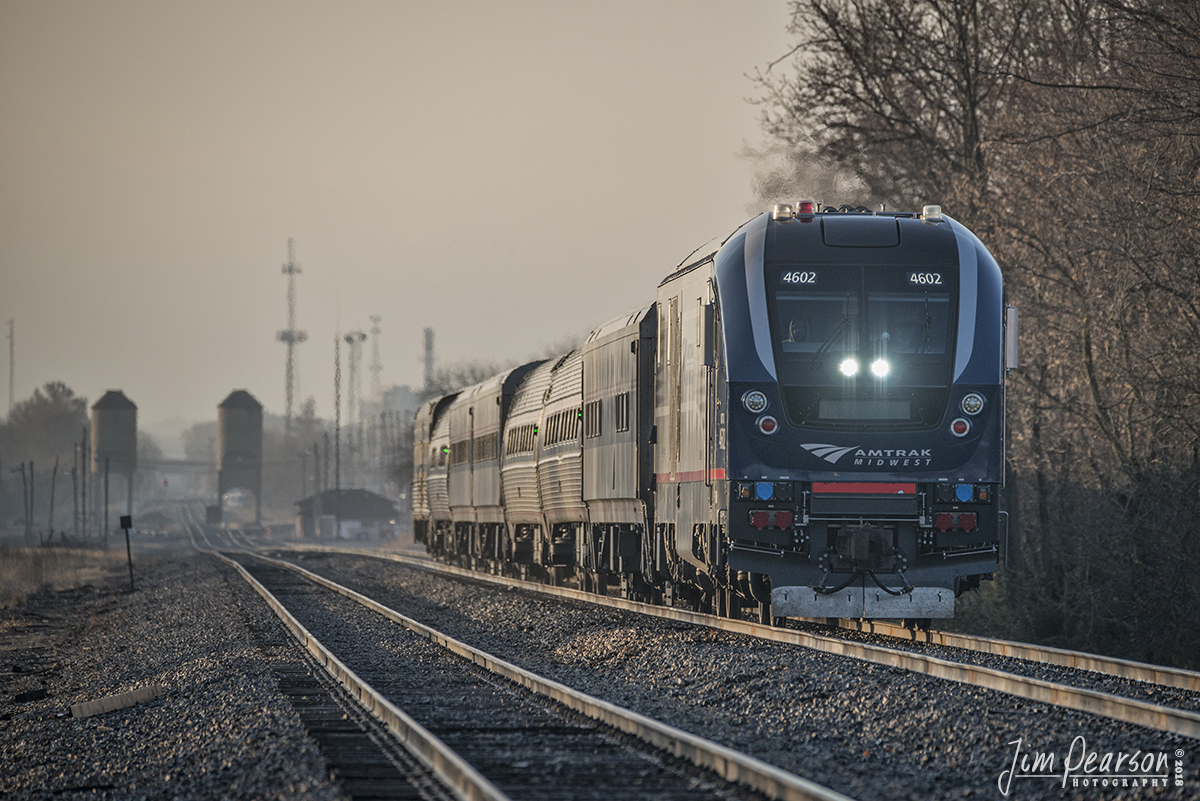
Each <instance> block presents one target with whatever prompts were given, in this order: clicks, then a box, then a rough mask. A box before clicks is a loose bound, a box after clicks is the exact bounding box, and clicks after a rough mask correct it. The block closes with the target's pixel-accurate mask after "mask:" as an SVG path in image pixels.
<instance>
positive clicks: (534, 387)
mask: <svg viewBox="0 0 1200 801" xmlns="http://www.w3.org/2000/svg"><path fill="white" fill-rule="evenodd" d="M556 361H557V360H555V361H550V362H546V363H545V364H543V365H541V366H540V367H538V368H536V369H535V370H534V371H533V372H532V373H530V374H529V376H528V377H527V378H526V379H525V380H524V381H523V382H521V385H520V387H519V388H518V389H517V392H516V394H515V395H514V396H513V402H512V409H511V410H510V411H509V414H508V420H507V421H506V423H505V426H504V438H503V442H502V443H501V447H503V446H504V443H507V442H508V432H509V431H510V430H514V429H517V428H520V427H521V426H526V425H537V426H539V429H540V427H541V425H542V408H543V404H544V403H545V401H546V393H547V391H548V390H549V389H550V376H551V372H552V370H553V368H554V364H555V362H556ZM500 483H501V490H502V492H503V496H504V513H505V517H506V519H507V521H508V523H509V524H510V525H515V524H519V523H528V524H534V525H537V524H540V523H541V522H542V503H541V496H540V493H539V490H538V479H537V441H536V438H535V441H534V448H533V451H532V452H530V453H520V454H516V455H513V456H508V455H507V454H505V455H503V456H502V461H501V467H500Z"/></svg>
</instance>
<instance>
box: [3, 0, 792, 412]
mask: <svg viewBox="0 0 1200 801" xmlns="http://www.w3.org/2000/svg"><path fill="white" fill-rule="evenodd" d="M787 22H788V8H787V4H786V3H785V2H783V0H720V1H719V2H718V1H717V0H711V1H709V2H705V1H704V0H671V1H670V2H667V1H666V0H663V1H662V2H653V1H650V0H637V1H636V2H612V1H611V0H608V1H607V2H603V3H593V2H589V3H584V2H570V1H569V0H568V1H567V2H563V0H557V2H533V1H532V0H523V1H522V2H515V1H514V0H506V2H495V1H494V0H492V1H491V2H458V3H436V2H401V0H393V1H392V2H337V3H334V2H321V3H312V2H297V1H296V0H289V1H288V2H278V3H275V2H236V3H235V2H213V0H205V2H190V3H176V2H161V0H154V1H152V2H109V1H107V0H106V1H105V2H58V1H57V0H30V1H29V2H14V1H13V0H0V325H2V326H3V328H2V329H0V331H2V333H3V334H4V336H5V339H4V340H3V350H0V363H3V364H4V367H5V368H6V369H5V371H4V374H2V375H0V381H2V382H3V386H4V390H5V392H7V389H8V382H7V366H8V359H7V344H8V343H7V338H6V337H7V324H6V323H7V320H8V319H10V318H12V319H14V320H15V321H16V397H17V399H18V400H19V399H21V398H25V397H28V395H29V394H30V393H31V392H32V391H33V389H34V388H35V387H37V386H41V385H42V384H43V383H45V382H46V381H50V380H62V381H65V382H66V383H67V384H69V385H70V386H71V387H72V388H74V389H75V390H76V391H77V392H80V393H82V394H84V395H86V396H87V397H88V399H89V402H94V401H95V400H96V399H98V398H99V397H100V395H102V394H103V392H104V391H105V390H106V389H110V388H120V389H123V390H124V391H125V393H126V394H127V395H128V396H129V397H130V398H131V399H132V400H133V401H134V402H135V403H137V404H138V407H139V417H140V419H141V420H142V421H143V422H144V423H147V424H149V423H152V422H154V421H161V420H164V419H166V418H172V417H183V418H185V419H187V420H206V419H213V418H215V414H216V404H217V403H219V402H220V401H221V400H222V399H223V398H224V397H225V395H227V394H228V393H229V392H230V390H232V389H235V388H245V389H248V390H249V391H251V392H252V393H254V395H256V396H257V397H258V398H259V400H261V401H262V402H263V404H264V405H265V406H266V407H267V409H268V410H269V411H273V412H277V413H282V412H283V408H284V353H285V348H284V346H283V345H282V344H280V343H278V342H276V341H275V333H276V331H277V330H278V329H281V328H284V327H285V324H286V304H285V290H286V279H285V278H284V277H283V276H282V275H281V273H280V267H281V265H282V264H283V262H284V261H285V260H286V256H287V239H288V237H294V238H295V241H296V260H297V262H299V264H300V265H301V269H302V270H303V274H302V275H301V276H300V277H299V278H298V282H297V295H298V304H297V317H298V320H297V323H298V327H299V328H302V329H304V330H306V331H307V332H308V334H309V341H308V342H307V343H305V344H304V345H301V346H300V347H299V348H298V364H299V374H300V382H301V385H300V393H301V395H302V396H304V397H307V396H309V395H312V396H313V397H315V398H316V403H317V411H318V414H321V415H322V416H331V414H332V406H333V339H334V333H335V330H336V328H337V326H338V324H339V322H338V310H339V307H340V326H341V330H342V331H343V332H344V331H347V330H352V329H355V328H359V329H363V330H366V329H368V328H369V327H370V322H369V319H368V317H369V315H372V314H378V315H381V316H382V318H383V320H382V323H381V328H382V330H383V334H382V337H381V339H380V343H381V345H380V346H381V361H382V364H383V373H382V379H383V382H384V383H385V384H393V383H398V384H405V383H407V384H413V385H418V384H419V383H420V381H421V361H420V360H421V330H422V329H423V328H424V327H425V326H432V327H433V328H434V329H435V330H436V333H437V355H438V358H439V360H440V361H442V362H453V361H461V360H466V359H487V360H508V359H520V358H524V357H527V356H529V355H531V354H533V353H534V352H536V351H539V350H541V349H542V348H544V347H545V346H547V345H549V344H551V343H553V342H556V341H559V340H561V339H563V338H564V337H566V336H568V335H571V334H579V333H583V332H585V331H586V330H588V329H589V328H590V327H592V326H594V325H596V324H599V323H601V322H603V321H605V320H607V319H610V318H612V317H615V316H616V315H618V314H620V313H622V312H625V311H627V310H629V309H631V308H633V307H635V306H637V305H639V304H641V303H644V302H647V301H649V300H651V299H652V298H653V297H654V291H655V289H654V288H655V286H656V285H657V283H658V282H659V280H661V278H662V277H663V276H665V275H666V274H667V273H668V272H669V271H670V269H671V268H672V267H673V266H674V265H675V264H676V263H678V261H679V260H680V259H682V258H683V257H684V256H685V255H687V253H688V252H689V251H691V250H692V249H693V248H695V247H696V246H698V245H700V244H701V243H703V242H704V241H706V240H708V239H710V238H712V237H713V236H715V235H717V234H719V233H724V232H727V231H728V230H730V229H731V228H732V227H733V226H735V225H737V224H739V223H741V222H742V221H744V220H745V219H746V218H747V216H748V209H749V207H750V206H749V204H751V203H752V201H753V191H752V186H751V178H752V173H753V171H754V164H753V163H752V162H750V161H748V160H746V159H745V158H743V157H741V156H740V153H741V151H742V150H743V148H744V147H745V146H747V145H750V146H757V145H760V144H761V143H762V141H763V137H762V134H761V133H760V129H759V124H758V115H759V110H758V109H757V108H756V107H754V106H752V105H750V104H749V103H747V102H746V98H748V97H751V96H753V95H754V94H755V89H754V87H753V85H752V84H751V82H750V81H749V80H748V79H747V78H746V77H745V74H746V73H752V72H753V71H754V70H755V68H756V67H764V66H765V65H766V64H767V63H768V62H769V61H771V60H772V59H775V58H777V57H778V56H780V55H781V54H782V53H783V52H785V51H786V49H787V43H788V37H787V34H786V30H785V29H786V25H787ZM369 353H370V351H369V350H367V351H366V358H365V359H364V361H365V362H366V361H369ZM366 377H367V374H366V373H364V385H365V384H366ZM0 398H2V400H0V404H3V405H0V414H2V413H4V412H5V410H6V401H7V398H6V397H3V396H0Z"/></svg>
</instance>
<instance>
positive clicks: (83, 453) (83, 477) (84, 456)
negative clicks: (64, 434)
mask: <svg viewBox="0 0 1200 801" xmlns="http://www.w3.org/2000/svg"><path fill="white" fill-rule="evenodd" d="M89 442H91V439H90V438H89V437H88V430H87V426H84V427H83V434H82V436H81V439H80V440H79V527H80V528H81V529H82V534H83V538H84V540H86V539H87V538H88V497H87V477H88V471H89V470H90V469H91V465H92V463H91V461H90V459H91V454H89V453H88V443H89Z"/></svg>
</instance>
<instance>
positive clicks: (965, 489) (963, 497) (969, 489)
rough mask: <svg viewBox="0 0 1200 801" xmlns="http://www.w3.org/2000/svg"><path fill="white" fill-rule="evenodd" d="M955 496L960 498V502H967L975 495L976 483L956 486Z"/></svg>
mask: <svg viewBox="0 0 1200 801" xmlns="http://www.w3.org/2000/svg"><path fill="white" fill-rule="evenodd" d="M954 497H955V498H958V500H959V502H960V503H966V502H967V501H969V500H971V499H972V498H974V497H975V485H974V484H959V485H957V486H956V487H955V488H954Z"/></svg>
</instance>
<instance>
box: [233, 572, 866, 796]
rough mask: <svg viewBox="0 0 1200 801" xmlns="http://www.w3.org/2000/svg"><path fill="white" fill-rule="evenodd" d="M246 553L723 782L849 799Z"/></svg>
mask: <svg viewBox="0 0 1200 801" xmlns="http://www.w3.org/2000/svg"><path fill="white" fill-rule="evenodd" d="M249 555H250V556H252V557H254V558H256V559H260V560H262V561H264V562H268V563H270V564H273V565H276V566H278V567H284V568H287V569H289V570H292V571H294V572H296V573H298V574H299V575H301V576H304V577H305V578H307V579H308V580H310V581H312V582H315V583H317V584H320V585H321V586H323V587H326V588H328V589H330V590H333V591H334V592H337V593H339V594H341V595H344V596H345V597H347V598H350V599H351V600H354V601H356V602H358V603H360V604H362V605H363V606H365V607H367V608H368V609H370V610H372V611H374V612H377V613H379V614H380V615H383V616H384V617H386V618H387V619H389V620H392V621H394V622H396V623H399V624H400V625H402V626H404V627H405V628H407V629H409V630H410V631H413V632H414V633H416V634H419V635H420V636H422V637H425V638H426V639H428V640H430V641H432V642H435V643H437V644H438V645H441V646H442V647H444V648H446V649H447V650H449V651H451V652H452V653H455V654H457V655H458V656H461V657H463V658H464V659H467V660H470V661H471V662H473V663H475V664H477V665H479V666H480V667H483V668H484V669H486V670H488V671H490V672H492V673H494V674H496V675H498V676H502V677H503V678H506V679H508V680H509V681H512V682H514V683H516V684H520V685H521V686H523V687H525V688H527V689H528V690H530V691H532V692H535V693H537V694H539V695H543V696H546V697H548V698H550V699H552V700H554V701H557V702H558V703H560V704H562V705H563V706H566V707H567V708H569V709H572V710H574V711H576V712H579V713H580V714H583V715H586V716H588V717H590V718H592V719H594V720H598V721H600V722H601V723H604V724H606V725H608V726H611V727H612V728H614V729H617V730H618V731H622V732H624V733H626V734H630V735H632V736H634V737H637V738H638V739H640V740H642V741H644V742H647V743H649V744H650V745H653V746H654V747H656V748H659V749H662V750H663V751H666V752H667V753H669V754H672V755H673V756H675V757H678V758H680V759H685V760H687V761H689V762H691V763H692V764H693V765H696V766H697V767H700V768H702V769H704V770H709V771H712V772H713V773H715V774H717V775H719V776H721V777H722V778H723V779H725V780H726V781H729V782H734V783H737V784H740V785H743V786H745V787H748V788H750V789H751V790H754V791H756V792H759V793H762V794H764V795H766V796H769V797H770V798H774V799H780V800H781V801H851V800H850V799H849V798H848V797H847V796H845V795H842V794H841V793H838V792H836V791H834V790H830V789H829V788H827V787H823V786H821V785H819V784H817V783H815V782H812V781H809V780H808V779H804V778H802V777H800V776H797V775H795V774H793V773H788V772H787V771H785V770H782V769H781V768H777V767H775V766H774V765H769V764H767V763H766V762H763V761H761V760H759V759H755V758H754V757H752V756H748V755H746V754H743V753H740V752H738V751H734V750H733V749H731V748H726V747H725V746H723V745H719V744H717V743H714V742H712V741H711V740H706V739H704V738H703V737H697V736H696V735H694V734H689V733H688V732H685V731H683V730H681V729H677V728H675V727H673V726H669V725H667V724H666V723H663V722H661V721H658V720H654V719H653V718H648V717H645V716H644V715H639V714H638V713H636V712H633V711H632V710H629V709H625V708H624V707H621V706H617V705H616V704H611V703H609V702H608V701H603V700H601V699H599V698H595V697H593V696H590V695H587V694H585V693H582V692H579V691H578V690H575V689H572V688H571V687H568V686H566V685H565V684H560V683H559V682H556V681H553V680H551V679H547V678H544V677H542V676H539V675H537V674H536V673H531V672H529V671H528V670H525V669H524V668H522V667H518V666H517V665H514V664H513V663H511V662H507V661H505V660H503V659H500V658H499V657H497V656H493V655H491V654H489V653H487V652H486V651H482V650H480V649H478V648H475V647H474V646H471V645H467V644H466V643H464V642H462V641H460V640H456V639H454V638H453V637H450V636H448V635H446V634H443V633H441V632H439V631H437V630H436V629H433V628H430V627H429V626H426V625H425V624H424V623H420V622H418V621H416V620H413V619H412V618H410V617H407V616H406V615H403V614H401V613H400V612H397V611H396V610H394V609H391V608H389V607H387V606H384V605H383V604H381V603H379V602H378V601H375V600H372V599H371V598H368V597H367V596H365V595H363V594H362V593H359V592H355V591H354V590H352V589H350V588H349V587H345V586H343V585H341V584H338V583H337V582H335V581H332V580H331V579H327V578H325V577H324V576H320V575H318V574H316V573H313V572H312V571H310V570H306V569H304V568H303V567H300V566H299V565H296V564H292V563H291V562H288V561H285V560H281V559H273V558H271V557H269V556H263V555H262V554H257V553H250V554H249Z"/></svg>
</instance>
